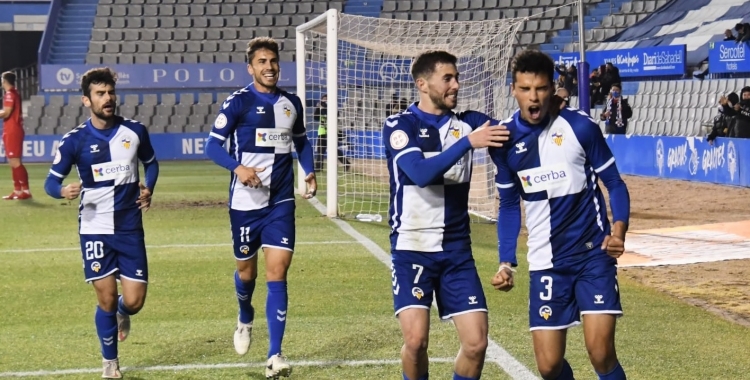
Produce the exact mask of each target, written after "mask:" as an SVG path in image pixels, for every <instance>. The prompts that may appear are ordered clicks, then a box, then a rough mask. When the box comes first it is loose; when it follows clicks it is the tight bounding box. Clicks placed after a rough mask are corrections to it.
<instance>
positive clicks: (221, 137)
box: [209, 132, 227, 141]
mask: <svg viewBox="0 0 750 380" xmlns="http://www.w3.org/2000/svg"><path fill="white" fill-rule="evenodd" d="M209 136H211V137H215V138H217V139H219V140H221V141H226V140H227V138H226V137H224V136H222V135H220V134H218V133H214V132H211V133H209Z"/></svg>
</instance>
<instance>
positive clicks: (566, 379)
mask: <svg viewBox="0 0 750 380" xmlns="http://www.w3.org/2000/svg"><path fill="white" fill-rule="evenodd" d="M556 380H575V378H574V377H573V368H570V363H568V361H567V360H565V359H563V367H562V371H560V374H559V375H557V379H556Z"/></svg>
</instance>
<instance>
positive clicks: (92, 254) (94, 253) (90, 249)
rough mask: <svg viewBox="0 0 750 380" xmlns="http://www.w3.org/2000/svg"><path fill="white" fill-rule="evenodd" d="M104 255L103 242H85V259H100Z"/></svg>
mask: <svg viewBox="0 0 750 380" xmlns="http://www.w3.org/2000/svg"><path fill="white" fill-rule="evenodd" d="M102 257H104V243H102V242H100V241H87V242H86V260H94V259H101V258H102Z"/></svg>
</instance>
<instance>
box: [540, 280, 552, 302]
mask: <svg viewBox="0 0 750 380" xmlns="http://www.w3.org/2000/svg"><path fill="white" fill-rule="evenodd" d="M539 281H541V282H542V283H544V284H545V285H544V291H543V292H539V299H540V300H542V301H549V300H551V299H552V277H550V276H542V278H540V279H539Z"/></svg>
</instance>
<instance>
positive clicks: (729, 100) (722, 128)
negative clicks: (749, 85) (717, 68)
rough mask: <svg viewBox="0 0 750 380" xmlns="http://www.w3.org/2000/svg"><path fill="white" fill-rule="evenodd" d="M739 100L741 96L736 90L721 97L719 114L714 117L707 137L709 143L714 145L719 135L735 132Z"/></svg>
mask: <svg viewBox="0 0 750 380" xmlns="http://www.w3.org/2000/svg"><path fill="white" fill-rule="evenodd" d="M739 102H740V97H739V96H738V95H737V94H736V93H734V92H733V93H731V94H729V95H728V96H722V97H721V98H719V114H718V115H717V116H716V117H715V118H714V125H713V128H712V129H711V133H709V134H708V136H707V137H706V140H707V141H708V143H709V144H711V145H713V144H714V140H716V138H717V137H729V136H731V135H733V134H734V125H735V123H736V117H735V116H736V112H735V110H734V105H735V104H738V103H739Z"/></svg>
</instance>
